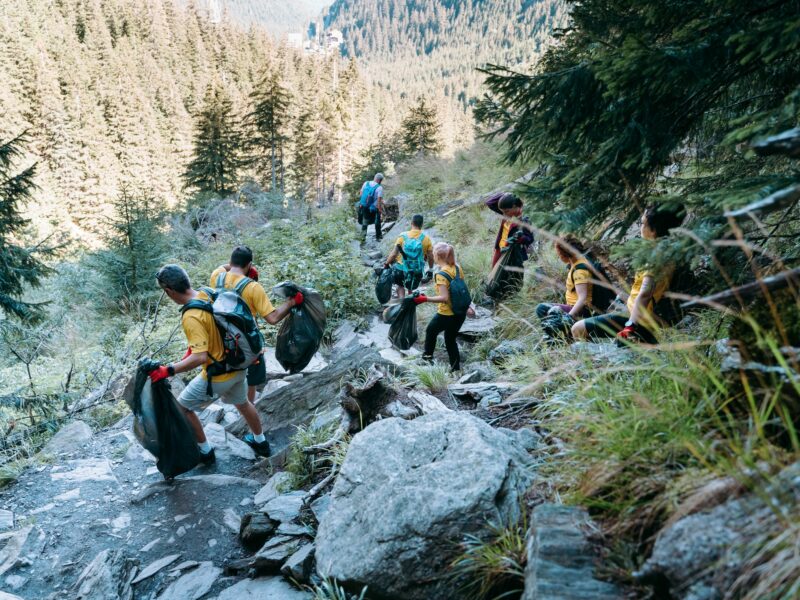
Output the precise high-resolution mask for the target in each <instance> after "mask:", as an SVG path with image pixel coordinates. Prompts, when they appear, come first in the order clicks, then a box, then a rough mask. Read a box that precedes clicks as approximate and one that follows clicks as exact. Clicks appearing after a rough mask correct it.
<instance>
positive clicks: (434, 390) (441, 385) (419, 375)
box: [404, 364, 453, 394]
mask: <svg viewBox="0 0 800 600" xmlns="http://www.w3.org/2000/svg"><path fill="white" fill-rule="evenodd" d="M452 382H453V376H452V374H451V373H450V367H448V366H447V365H438V364H437V365H412V366H411V367H409V369H408V374H407V375H406V377H405V379H404V383H406V384H407V385H417V384H419V385H421V386H422V387H424V388H425V389H427V390H428V391H429V392H430V393H431V394H438V393H439V392H443V391H445V390H446V389H447V386H448V385H449V384H450V383H452Z"/></svg>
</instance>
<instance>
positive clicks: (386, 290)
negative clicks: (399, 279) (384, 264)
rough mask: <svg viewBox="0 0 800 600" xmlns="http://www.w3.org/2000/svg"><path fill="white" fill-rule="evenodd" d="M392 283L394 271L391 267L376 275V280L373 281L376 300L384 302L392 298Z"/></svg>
mask: <svg viewBox="0 0 800 600" xmlns="http://www.w3.org/2000/svg"><path fill="white" fill-rule="evenodd" d="M393 285H394V271H393V270H392V269H391V268H389V269H384V270H383V271H381V273H380V275H378V281H376V282H375V296H376V297H377V298H378V302H380V303H381V304H386V303H387V302H388V301H389V300H391V299H392V286H393Z"/></svg>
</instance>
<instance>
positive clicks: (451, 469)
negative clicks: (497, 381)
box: [315, 411, 533, 600]
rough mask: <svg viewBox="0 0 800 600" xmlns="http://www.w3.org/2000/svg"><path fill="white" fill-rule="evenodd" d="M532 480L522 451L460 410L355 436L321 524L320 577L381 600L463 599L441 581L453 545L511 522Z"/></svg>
mask: <svg viewBox="0 0 800 600" xmlns="http://www.w3.org/2000/svg"><path fill="white" fill-rule="evenodd" d="M478 466H479V467H480V468H478ZM532 481H533V472H532V464H531V459H530V457H529V455H528V454H527V452H526V451H525V449H524V448H522V447H521V446H520V445H519V444H517V443H515V441H514V440H513V439H511V438H510V437H509V436H507V435H506V434H504V433H502V432H499V431H496V430H495V429H493V428H492V427H490V426H489V425H487V424H486V423H485V422H483V421H481V420H480V419H478V418H476V417H473V416H471V415H468V414H466V413H463V412H454V411H437V412H433V413H431V414H428V415H424V416H422V417H419V418H417V419H414V420H413V421H405V420H401V419H384V420H382V421H377V422H375V423H372V424H371V425H369V426H368V427H367V428H366V429H364V430H363V431H362V432H361V433H359V434H358V435H357V436H355V437H353V440H352V442H351V443H350V447H349V449H348V452H347V456H346V458H345V460H344V463H343V464H342V467H341V470H340V473H339V476H338V478H337V480H336V483H335V484H334V487H333V491H332V492H331V506H330V509H329V510H328V511H327V512H326V513H325V514H324V515H323V516H322V520H321V522H320V524H319V528H318V530H317V538H316V542H315V543H316V560H317V569H318V571H319V574H320V575H321V576H323V577H326V576H327V577H332V578H335V579H337V580H339V581H341V582H342V583H344V584H346V585H350V586H352V587H353V588H359V587H362V586H364V585H366V586H369V589H370V592H371V594H374V595H375V597H378V598H382V597H385V598H403V599H404V600H428V599H430V598H436V599H437V600H461V599H462V598H463V594H462V593H461V592H460V590H459V589H457V588H458V586H456V585H453V584H452V582H451V581H450V580H449V579H448V576H447V575H448V573H449V572H450V571H449V565H450V563H451V561H452V559H453V558H454V557H455V554H456V553H457V552H458V542H459V541H460V540H462V539H463V538H464V536H465V535H469V534H473V535H478V536H481V535H486V534H488V523H489V522H492V521H495V522H496V521H501V522H507V523H508V522H512V523H513V522H516V521H517V520H518V519H519V518H520V516H521V515H520V502H521V500H522V497H523V495H524V494H525V492H526V490H527V489H528V487H529V485H530V484H531V483H532Z"/></svg>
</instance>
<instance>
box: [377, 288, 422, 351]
mask: <svg viewBox="0 0 800 600" xmlns="http://www.w3.org/2000/svg"><path fill="white" fill-rule="evenodd" d="M387 318H389V319H391V321H387V322H391V324H392V326H391V327H390V328H389V339H390V340H391V341H392V344H394V345H395V347H397V348H399V349H400V350H408V349H409V348H411V346H413V345H414V342H416V341H417V305H416V304H414V300H413V298H406V299H405V300H403V301H402V302H401V303H400V304H397V305H396V306H392V307H390V308H389V309H388V310H387V311H386V314H385V316H384V320H386V319H387Z"/></svg>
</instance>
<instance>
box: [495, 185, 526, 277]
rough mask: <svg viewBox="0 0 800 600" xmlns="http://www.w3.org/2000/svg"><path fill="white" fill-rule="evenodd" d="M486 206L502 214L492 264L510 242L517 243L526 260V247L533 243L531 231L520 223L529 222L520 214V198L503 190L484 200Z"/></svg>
mask: <svg viewBox="0 0 800 600" xmlns="http://www.w3.org/2000/svg"><path fill="white" fill-rule="evenodd" d="M486 206H488V207H489V209H490V210H492V211H494V212H496V213H497V214H499V215H503V220H502V221H501V222H500V229H499V230H498V231H497V237H496V238H495V242H494V255H493V256H492V266H493V267H494V266H495V265H496V264H497V261H498V260H500V256H501V255H502V254H503V252H504V251H505V249H506V248H509V247H510V245H511V244H519V246H520V249H521V250H522V256H523V259H524V260H528V247H529V246H530V245H531V244H532V243H533V233H532V232H531V230H530V229H529V228H527V227H525V226H524V225H522V223H528V224H530V220H529V219H528V218H527V217H523V216H522V206H523V205H522V200H520V198H519V196H517V195H516V194H512V193H511V192H505V193H503V194H495V195H494V196H492V197H491V198H489V199H488V200H487V201H486Z"/></svg>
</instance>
